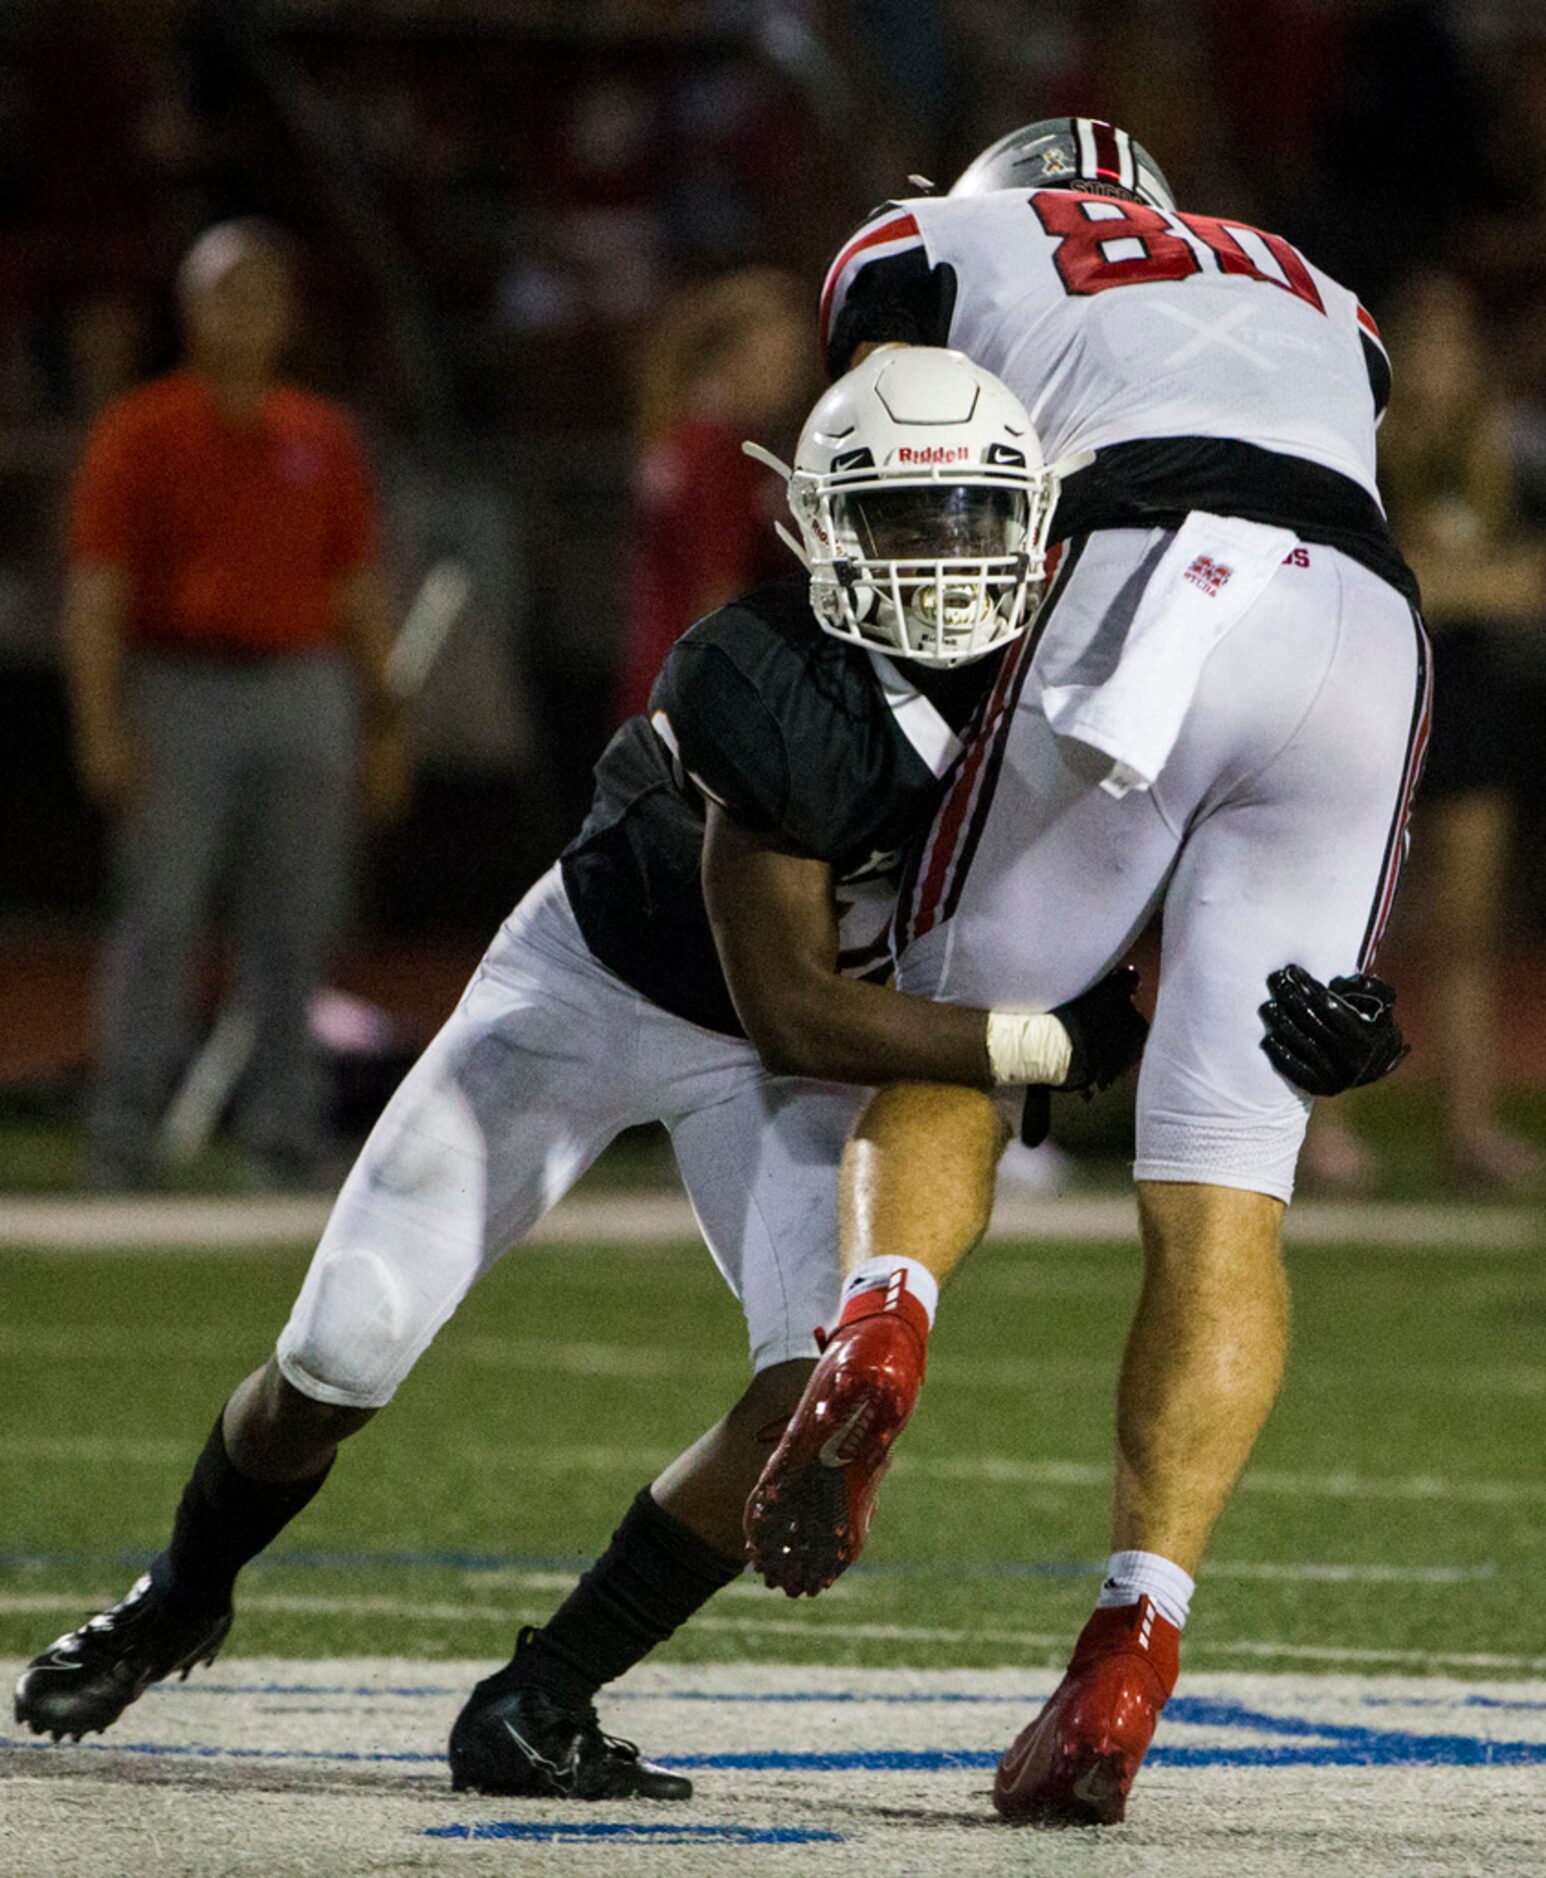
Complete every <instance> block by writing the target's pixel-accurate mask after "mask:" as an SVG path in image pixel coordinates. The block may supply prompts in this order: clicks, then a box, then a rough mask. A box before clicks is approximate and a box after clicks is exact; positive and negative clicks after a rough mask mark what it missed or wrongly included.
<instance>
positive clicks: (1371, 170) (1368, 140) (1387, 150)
mask: <svg viewBox="0 0 1546 1878" xmlns="http://www.w3.org/2000/svg"><path fill="white" fill-rule="evenodd" d="M1345 20H1346V25H1345V29H1344V34H1343V39H1342V45H1341V50H1340V55H1339V57H1338V58H1337V62H1336V64H1335V66H1334V67H1333V68H1332V70H1331V71H1330V72H1329V73H1328V74H1327V78H1328V92H1329V101H1328V106H1327V112H1326V117H1325V120H1324V122H1323V124H1322V126H1321V131H1320V138H1319V147H1318V149H1317V151H1316V156H1317V163H1316V165H1315V170H1314V172H1311V173H1308V174H1307V175H1306V178H1305V181H1306V182H1307V183H1310V194H1309V196H1308V197H1307V198H1306V199H1305V200H1304V201H1303V202H1301V203H1298V204H1295V205H1293V210H1292V214H1291V217H1290V219H1291V222H1292V226H1290V227H1289V228H1288V229H1287V231H1286V232H1287V233H1289V234H1290V235H1291V236H1292V238H1293V239H1294V240H1295V241H1298V242H1299V243H1300V244H1301V245H1302V246H1303V247H1305V248H1306V249H1307V251H1308V252H1309V253H1311V254H1313V255H1314V257H1315V260H1316V261H1317V263H1318V264H1319V265H1320V266H1322V267H1324V268H1326V269H1327V271H1328V272H1330V273H1332V274H1334V275H1335V276H1336V277H1337V279H1338V280H1345V281H1347V282H1348V283H1349V285H1351V286H1352V287H1354V288H1355V289H1356V290H1357V292H1358V293H1359V294H1360V295H1361V296H1362V297H1363V299H1364V300H1365V301H1366V302H1374V301H1377V299H1378V297H1379V296H1380V294H1381V293H1383V292H1385V291H1387V290H1388V289H1389V287H1390V286H1391V284H1392V283H1393V282H1395V281H1396V280H1398V279H1400V277H1401V276H1402V275H1404V274H1405V273H1406V272H1407V271H1408V269H1410V267H1411V266H1412V263H1413V257H1414V252H1417V253H1426V254H1429V255H1445V254H1447V253H1448V252H1449V251H1450V247H1451V244H1452V239H1453V237H1454V235H1455V233H1456V231H1457V230H1466V231H1467V232H1469V225H1470V224H1471V223H1473V222H1474V221H1475V219H1476V218H1477V217H1478V216H1479V215H1480V214H1482V213H1484V212H1485V210H1486V208H1487V206H1488V196H1489V184H1490V183H1491V182H1492V180H1493V171H1492V162H1491V152H1490V150H1489V131H1490V129H1491V123H1492V107H1491V106H1490V104H1489V100H1488V98H1487V95H1486V93H1485V91H1484V90H1483V88H1482V86H1481V84H1480V82H1479V81H1478V78H1477V76H1476V73H1475V71H1474V70H1473V68H1472V64H1471V61H1470V59H1469V58H1468V57H1467V54H1466V49H1465V47H1464V46H1463V45H1462V44H1461V43H1460V41H1459V40H1458V39H1457V38H1456V36H1455V34H1454V32H1453V31H1452V30H1451V28H1450V25H1449V22H1448V19H1447V17H1446V9H1445V7H1444V6H1442V5H1441V4H1440V0H1369V3H1368V4H1365V5H1363V6H1360V7H1358V8H1355V9H1348V10H1347V11H1346V13H1345ZM1245 130H1246V134H1247V136H1249V135H1250V134H1251V131H1250V126H1249V124H1247V125H1246V126H1245ZM1312 175H1313V176H1314V178H1315V180H1314V181H1313V183H1312V182H1311V176H1312ZM1398 371H1399V367H1398Z"/></svg>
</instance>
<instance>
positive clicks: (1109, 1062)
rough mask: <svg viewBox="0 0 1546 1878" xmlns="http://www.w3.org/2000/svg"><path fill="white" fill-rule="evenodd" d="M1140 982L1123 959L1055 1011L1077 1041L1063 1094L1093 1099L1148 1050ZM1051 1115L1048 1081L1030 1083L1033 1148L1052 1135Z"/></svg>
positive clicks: (1028, 1121)
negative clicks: (1137, 995) (1140, 1006)
mask: <svg viewBox="0 0 1546 1878" xmlns="http://www.w3.org/2000/svg"><path fill="white" fill-rule="evenodd" d="M1138 985H1139V978H1138V973H1137V970H1136V969H1135V968H1134V967H1133V966H1131V965H1119V966H1118V967H1117V968H1116V970H1115V971H1114V972H1107V974H1106V976H1105V977H1104V978H1102V979H1101V980H1100V982H1099V983H1098V984H1096V985H1092V986H1091V987H1090V989H1089V990H1088V991H1085V992H1082V993H1081V994H1080V995H1079V996H1078V997H1077V998H1071V999H1070V1000H1069V1001H1068V1003H1067V1004H1060V1005H1059V1006H1058V1007H1057V1009H1056V1010H1055V1011H1054V1012H1053V1013H1052V1015H1053V1016H1054V1017H1055V1018H1057V1019H1058V1021H1059V1022H1060V1023H1061V1024H1062V1026H1063V1028H1064V1029H1065V1030H1066V1031H1067V1032H1068V1037H1069V1042H1070V1043H1071V1044H1072V1046H1073V1054H1072V1055H1071V1056H1070V1058H1069V1062H1068V1074H1067V1076H1066V1077H1064V1079H1063V1081H1062V1082H1060V1083H1059V1084H1058V1088H1059V1090H1060V1091H1061V1092H1062V1093H1063V1094H1065V1095H1067V1094H1070V1093H1073V1094H1078V1095H1082V1096H1084V1097H1085V1099H1086V1100H1088V1099H1089V1098H1090V1096H1092V1095H1093V1094H1094V1093H1095V1091H1096V1090H1097V1089H1109V1088H1110V1086H1111V1085H1112V1083H1114V1082H1115V1081H1116V1080H1117V1078H1118V1077H1119V1076H1125V1075H1126V1074H1127V1072H1128V1071H1129V1070H1130V1069H1131V1068H1132V1067H1133V1065H1134V1064H1135V1063H1136V1062H1137V1061H1138V1059H1139V1057H1140V1056H1142V1055H1143V1041H1144V1038H1145V1037H1147V1036H1148V1034H1149V1022H1148V1019H1147V1018H1146V1017H1145V1016H1144V1015H1143V1013H1142V1012H1141V1011H1140V1010H1138V1008H1137V1007H1136V1006H1135V1005H1134V1003H1133V994H1134V993H1135V992H1136V991H1137V989H1138ZM1051 1120H1052V1103H1051V1091H1050V1090H1049V1089H1048V1088H1047V1086H1046V1085H1045V1084H1042V1085H1040V1086H1039V1087H1035V1088H1030V1089H1027V1090H1026V1092H1025V1107H1024V1109H1023V1111H1022V1112H1021V1116H1020V1139H1021V1140H1022V1141H1023V1142H1024V1143H1025V1145H1026V1146H1027V1147H1028V1148H1039V1147H1040V1146H1041V1144H1042V1142H1044V1141H1045V1140H1046V1138H1047V1130H1048V1128H1049V1127H1050V1125H1051Z"/></svg>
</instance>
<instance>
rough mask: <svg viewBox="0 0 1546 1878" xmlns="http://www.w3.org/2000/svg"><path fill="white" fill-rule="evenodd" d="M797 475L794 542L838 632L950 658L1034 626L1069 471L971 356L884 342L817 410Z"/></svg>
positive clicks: (823, 616) (946, 661) (916, 654)
mask: <svg viewBox="0 0 1546 1878" xmlns="http://www.w3.org/2000/svg"><path fill="white" fill-rule="evenodd" d="M747 448H748V450H749V451H750V452H751V453H752V454H753V455H755V456H758V457H759V458H761V459H762V460H764V461H767V462H773V461H774V459H772V458H770V457H768V456H767V453H766V452H764V451H761V450H759V449H757V448H756V446H754V445H748V446H747ZM775 467H777V468H779V469H781V470H782V469H783V467H784V466H783V465H781V464H775ZM784 473H785V474H786V475H787V476H788V479H789V508H790V512H791V513H792V514H793V516H794V518H795V521H796V522H797V524H798V525H799V530H800V541H799V542H798V543H797V542H795V541H794V539H793V537H791V536H789V535H788V533H787V531H785V539H786V540H788V541H789V543H790V546H791V547H794V548H795V550H796V552H797V553H798V554H799V555H800V557H801V559H802V560H803V561H804V562H805V564H806V566H807V567H808V568H809V570H810V576H811V605H812V607H813V609H814V610H815V613H816V616H817V618H818V619H819V620H820V622H821V624H822V626H823V627H824V628H825V629H826V631H827V632H829V633H832V634H834V635H835V636H836V637H837V638H839V639H847V640H851V641H852V642H853V643H854V644H856V645H862V646H868V647H871V648H873V649H874V650H876V651H880V652H888V653H892V654H894V655H895V656H897V657H899V658H904V659H915V660H917V661H918V662H919V663H920V664H923V665H934V666H948V665H962V664H965V663H966V662H967V661H968V660H970V659H975V658H980V657H981V656H982V655H983V654H984V653H986V652H990V651H992V650H993V648H994V647H995V646H999V645H1002V644H1004V643H1005V641H1006V640H1010V639H1014V638H1016V637H1017V636H1018V635H1019V634H1020V633H1022V632H1023V631H1024V630H1025V628H1026V627H1027V625H1029V623H1030V619H1031V615H1032V613H1033V612H1034V602H1035V595H1036V592H1037V590H1039V588H1040V585H1041V583H1042V581H1043V579H1044V578H1045V573H1046V553H1047V531H1048V529H1049V527H1050V525H1051V522H1052V511H1053V506H1054V504H1055V502H1056V499H1057V477H1056V475H1055V474H1054V472H1053V471H1052V470H1050V469H1049V468H1048V467H1047V466H1046V464H1045V463H1044V461H1043V459H1042V450H1041V443H1040V440H1039V439H1038V438H1037V435H1036V430H1035V427H1034V425H1033V424H1032V423H1031V420H1030V418H1029V417H1028V416H1027V415H1026V412H1025V408H1024V406H1023V405H1022V404H1021V403H1020V401H1019V399H1018V398H1016V397H1015V395H1014V393H1013V392H1012V391H1010V390H1009V388H1008V386H1006V385H1004V384H1002V383H1001V382H1000V381H999V380H998V379H997V378H995V377H994V376H993V374H992V373H991V372H987V371H984V370H983V369H982V367H981V366H979V365H974V364H973V363H972V361H971V360H970V359H968V358H967V357H966V355H965V354H964V353H961V352H951V351H947V350H945V349H944V348H943V347H938V346H896V347H883V348H881V349H880V350H879V351H876V352H872V353H871V354H870V356H869V357H868V358H867V359H865V360H864V361H863V363H862V364H860V365H858V366H856V367H855V368H854V369H853V371H851V372H849V373H847V374H846V375H845V376H844V377H842V378H840V379H839V380H838V381H837V383H836V384H834V385H833V386H832V387H831V389H830V390H829V391H828V392H827V394H826V395H825V397H823V398H822V400H821V402H820V403H819V404H818V405H817V406H816V408H815V410H814V411H812V413H811V415H810V417H809V419H808V420H807V421H806V425H805V429H804V431H803V432H802V433H801V436H800V442H799V446H798V448H797V449H796V451H795V461H794V469H793V470H792V471H785V472H784Z"/></svg>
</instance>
